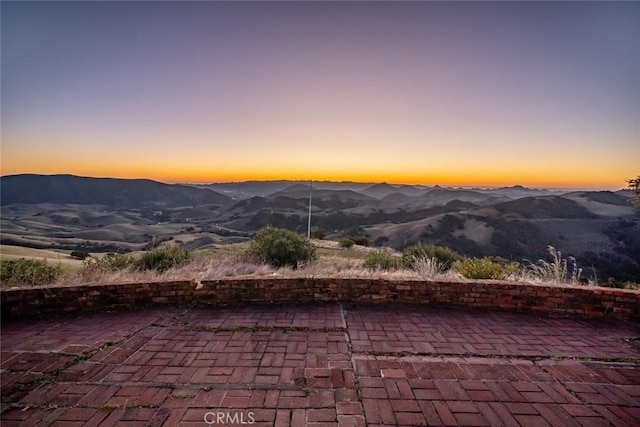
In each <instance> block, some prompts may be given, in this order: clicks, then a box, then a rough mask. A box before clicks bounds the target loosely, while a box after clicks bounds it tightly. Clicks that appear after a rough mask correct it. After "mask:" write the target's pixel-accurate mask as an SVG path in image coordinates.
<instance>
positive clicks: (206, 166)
mask: <svg viewBox="0 0 640 427" xmlns="http://www.w3.org/2000/svg"><path fill="white" fill-rule="evenodd" d="M1 16H2V18H1V19H2V22H1V24H2V27H1V32H2V34H1V36H2V58H1V59H2V87H1V89H2V92H1V101H2V145H1V154H2V156H1V157H2V162H1V174H2V175H10V174H17V173H43V174H55V173H72V174H76V175H83V176H109V177H123V178H133V177H136V178H150V179H156V180H160V181H165V182H187V181H191V182H222V181H242V180H249V179H315V180H335V181H341V180H352V181H365V182H381V181H386V182H394V183H412V184H417V183H420V184H427V185H432V184H440V185H455V186H458V185H460V186H462V185H464V186H467V185H468V186H474V185H478V186H502V185H515V184H521V185H526V186H531V187H561V188H591V189H620V188H623V187H624V186H625V182H624V180H625V179H628V178H633V177H635V176H637V175H639V174H640V2H613V3H609V2H607V3H605V2H561V3H555V2H540V3H538V2H526V3H515V2H508V3H506V2H496V3H493V2H482V3H464V2H463V3H458V2H454V3H440V2H401V3H396V2H393V3H391V2H389V3H386V2H375V3H374V2H348V3H344V2H343V3H341V2H318V3H316V2H313V3H307V2H259V3H258V2H255V3H254V2H241V3H227V2H224V3H222V2H5V1H3V2H2V3H1Z"/></svg>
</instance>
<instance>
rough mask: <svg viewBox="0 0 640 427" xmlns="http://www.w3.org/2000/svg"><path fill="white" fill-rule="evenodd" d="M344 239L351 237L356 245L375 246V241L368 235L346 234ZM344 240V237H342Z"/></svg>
mask: <svg viewBox="0 0 640 427" xmlns="http://www.w3.org/2000/svg"><path fill="white" fill-rule="evenodd" d="M343 239H349V240H351V241H352V242H353V244H354V245H359V246H366V247H371V246H373V241H372V240H371V239H370V238H368V237H367V236H360V235H356V236H344V237H343ZM341 240H342V239H341Z"/></svg>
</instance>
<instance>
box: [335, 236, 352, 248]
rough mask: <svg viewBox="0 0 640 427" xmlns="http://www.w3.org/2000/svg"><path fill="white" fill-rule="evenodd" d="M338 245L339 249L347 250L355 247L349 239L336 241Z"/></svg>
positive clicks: (344, 238)
mask: <svg viewBox="0 0 640 427" xmlns="http://www.w3.org/2000/svg"><path fill="white" fill-rule="evenodd" d="M338 243H339V244H340V247H342V248H347V249H348V248H350V247H352V246H353V245H355V242H354V241H353V240H351V238H349V237H342V238H341V239H340V240H338Z"/></svg>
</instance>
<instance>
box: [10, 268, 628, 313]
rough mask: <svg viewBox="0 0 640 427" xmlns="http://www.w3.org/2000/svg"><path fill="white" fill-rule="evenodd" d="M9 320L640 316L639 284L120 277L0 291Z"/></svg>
mask: <svg viewBox="0 0 640 427" xmlns="http://www.w3.org/2000/svg"><path fill="white" fill-rule="evenodd" d="M0 295H1V301H2V318H3V319H5V320H8V319H14V318H22V317H31V316H47V315H56V314H62V313H79V312H91V311H107V310H134V309H140V308H147V307H153V306H161V305H189V304H198V305H234V304H272V303H278V304H280V303H287V304H291V303H294V304H295V303H313V302H329V301H330V302H335V301H338V302H347V303H405V304H407V303H408V304H430V305H441V306H467V307H480V308H490V309H498V310H521V311H530V312H531V311H533V312H545V313H553V314H564V315H580V316H587V317H613V318H618V319H625V320H630V321H633V322H638V323H640V292H638V291H630V290H621V289H610V288H598V287H586V286H549V285H538V284H524V283H513V282H499V281H470V282H437V281H396V280H393V281H390V280H377V279H376V280H367V279H329V278H310V279H233V280H212V281H203V282H202V283H201V284H197V283H195V282H190V281H174V282H158V283H125V284H117V285H81V286H61V287H52V286H40V287H32V288H22V289H8V290H3V291H0Z"/></svg>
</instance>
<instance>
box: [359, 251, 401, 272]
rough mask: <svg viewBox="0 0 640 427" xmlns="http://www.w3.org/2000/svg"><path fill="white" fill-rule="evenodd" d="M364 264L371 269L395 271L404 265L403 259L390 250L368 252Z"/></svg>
mask: <svg viewBox="0 0 640 427" xmlns="http://www.w3.org/2000/svg"><path fill="white" fill-rule="evenodd" d="M363 265H364V267H365V268H367V269H369V270H385V271H393V270H397V269H399V268H400V267H401V266H402V260H401V259H400V257H397V256H395V255H392V254H390V253H389V252H386V251H384V250H379V251H375V252H370V253H369V254H367V257H366V258H365V259H364V264H363Z"/></svg>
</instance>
